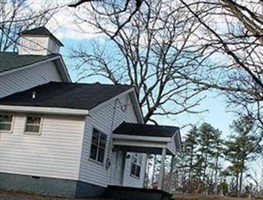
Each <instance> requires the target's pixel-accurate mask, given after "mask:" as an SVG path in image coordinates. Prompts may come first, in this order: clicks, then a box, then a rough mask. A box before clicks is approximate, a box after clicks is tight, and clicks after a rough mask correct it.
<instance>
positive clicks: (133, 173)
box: [131, 164, 136, 176]
mask: <svg viewBox="0 0 263 200" xmlns="http://www.w3.org/2000/svg"><path fill="white" fill-rule="evenodd" d="M135 168H136V165H135V164H132V165H131V174H132V175H134V176H135V170H136V169H135Z"/></svg>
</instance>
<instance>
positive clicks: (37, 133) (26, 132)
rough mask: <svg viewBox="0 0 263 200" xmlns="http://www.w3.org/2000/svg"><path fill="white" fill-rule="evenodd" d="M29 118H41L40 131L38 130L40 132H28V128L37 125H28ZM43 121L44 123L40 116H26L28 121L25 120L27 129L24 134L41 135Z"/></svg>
mask: <svg viewBox="0 0 263 200" xmlns="http://www.w3.org/2000/svg"><path fill="white" fill-rule="evenodd" d="M29 117H35V118H40V122H39V125H38V126H39V129H38V132H32V131H27V126H28V125H30V126H35V124H28V123H27V120H28V118H29ZM42 121H43V118H42V117H40V116H35V115H34V116H33V115H28V116H26V119H25V129H24V134H26V135H41V132H42Z"/></svg>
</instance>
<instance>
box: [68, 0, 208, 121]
mask: <svg viewBox="0 0 263 200" xmlns="http://www.w3.org/2000/svg"><path fill="white" fill-rule="evenodd" d="M116 2H118V1H111V3H105V2H101V3H99V2H96V5H93V4H90V7H87V9H88V10H87V13H89V14H90V16H91V18H90V19H87V17H86V16H81V15H78V16H77V17H78V22H81V23H88V24H89V25H92V26H94V27H95V28H96V29H97V30H99V32H100V33H102V35H104V36H105V35H106V36H108V38H110V39H111V42H109V43H108V44H107V45H108V46H106V47H103V48H101V45H98V44H96V45H93V47H92V48H93V49H92V51H89V48H88V47H87V48H84V47H82V48H79V49H78V50H74V51H73V52H72V55H71V57H72V58H75V59H77V60H78V61H79V65H78V66H77V69H78V70H79V72H80V73H81V75H80V79H84V78H88V77H90V76H102V77H104V78H106V79H107V80H110V81H111V82H112V83H114V84H120V83H125V84H130V85H134V86H135V87H136V89H137V91H138V99H139V103H140V105H141V106H142V108H143V111H144V114H145V115H144V120H145V122H147V121H153V122H155V121H154V116H156V115H165V116H173V115H177V114H180V113H182V112H194V110H193V109H192V108H193V107H195V106H197V105H198V104H199V102H200V101H201V99H202V98H201V97H200V96H199V97H198V98H197V95H198V94H199V93H200V91H201V90H202V89H203V88H201V89H200V88H198V87H196V86H195V85H194V84H192V83H191V81H189V80H185V79H182V77H181V75H180V73H181V72H183V71H184V72H185V73H186V72H189V66H192V68H191V69H192V70H193V71H191V72H190V73H194V69H195V67H194V66H196V63H197V62H196V60H198V58H199V57H200V56H201V55H200V54H199V52H198V53H196V52H195V49H194V48H193V47H194V46H195V44H194V43H193V42H192V38H193V37H194V34H193V33H194V31H195V30H196V29H197V28H198V25H197V21H196V19H195V18H194V17H191V16H189V15H188V14H187V13H186V12H185V11H184V10H181V9H180V8H179V9H178V8H177V5H176V4H175V3H171V2H170V1H169V0H162V1H155V0H147V1H144V3H143V4H142V5H141V7H140V10H138V11H137V12H136V14H134V16H133V17H132V19H131V21H130V23H128V24H126V25H125V26H124V27H122V28H121V29H119V28H120V26H122V24H123V20H124V21H125V19H123V18H122V17H123V16H130V14H131V13H132V12H133V10H134V9H133V5H130V4H129V5H128V7H127V9H126V11H125V12H120V11H122V10H123V6H121V5H119V4H117V3H116ZM83 8H84V7H83ZM89 8H90V9H89ZM124 18H125V17H124ZM116 30H119V31H118V32H117V35H115V34H116ZM113 36H114V37H113ZM185 63H187V65H186V64H185ZM179 72H180V73H179Z"/></svg>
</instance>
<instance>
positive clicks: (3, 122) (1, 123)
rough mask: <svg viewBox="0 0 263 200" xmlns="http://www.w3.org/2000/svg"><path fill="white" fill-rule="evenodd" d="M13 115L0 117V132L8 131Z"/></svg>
mask: <svg viewBox="0 0 263 200" xmlns="http://www.w3.org/2000/svg"><path fill="white" fill-rule="evenodd" d="M12 120H13V115H3V114H1V115H0V130H4V131H10V130H11V126H12Z"/></svg>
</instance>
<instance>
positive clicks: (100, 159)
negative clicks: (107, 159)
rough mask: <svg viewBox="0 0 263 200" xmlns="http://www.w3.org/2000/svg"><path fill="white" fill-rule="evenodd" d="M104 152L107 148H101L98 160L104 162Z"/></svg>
mask: <svg viewBox="0 0 263 200" xmlns="http://www.w3.org/2000/svg"><path fill="white" fill-rule="evenodd" d="M104 153H105V150H104V149H101V148H100V149H99V155H98V161H99V162H101V163H103V161H104Z"/></svg>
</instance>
